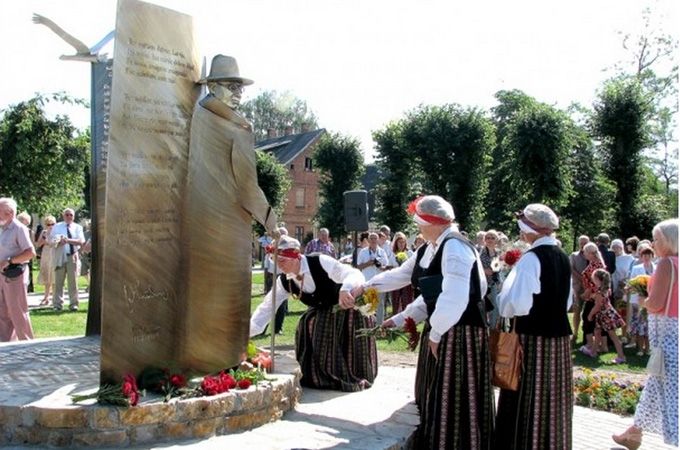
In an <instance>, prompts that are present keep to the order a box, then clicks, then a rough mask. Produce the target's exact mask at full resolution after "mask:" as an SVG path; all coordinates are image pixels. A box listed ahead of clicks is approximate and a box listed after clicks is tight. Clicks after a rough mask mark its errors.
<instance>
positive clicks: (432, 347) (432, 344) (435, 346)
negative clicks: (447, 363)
mask: <svg viewBox="0 0 680 450" xmlns="http://www.w3.org/2000/svg"><path fill="white" fill-rule="evenodd" d="M428 344H429V345H430V351H431V352H432V356H434V359H435V360H436V359H439V356H438V355H437V349H438V348H439V342H432V341H429V342H428Z"/></svg>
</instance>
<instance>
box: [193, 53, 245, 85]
mask: <svg viewBox="0 0 680 450" xmlns="http://www.w3.org/2000/svg"><path fill="white" fill-rule="evenodd" d="M208 81H238V82H240V83H243V84H244V85H246V86H247V85H249V84H253V80H249V79H248V78H243V77H242V76H241V75H240V74H239V70H238V64H237V63H236V59H235V58H234V57H233V56H226V55H216V56H215V57H214V58H213V59H212V63H211V64H210V74H209V75H208V76H207V77H205V78H202V79H200V80H199V81H198V82H199V83H200V84H205V83H207V82H208Z"/></svg>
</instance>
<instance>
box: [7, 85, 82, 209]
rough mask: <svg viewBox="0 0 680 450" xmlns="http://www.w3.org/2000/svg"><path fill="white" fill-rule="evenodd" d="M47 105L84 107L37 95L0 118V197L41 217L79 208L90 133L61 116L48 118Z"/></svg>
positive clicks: (57, 96)
mask: <svg viewBox="0 0 680 450" xmlns="http://www.w3.org/2000/svg"><path fill="white" fill-rule="evenodd" d="M48 101H60V102H71V103H80V104H83V103H84V102H82V101H80V100H73V99H71V98H69V97H67V96H65V95H63V94H52V95H51V96H49V97H48V96H45V95H41V94H37V95H36V96H35V97H33V98H32V99H30V100H26V101H23V102H20V103H18V104H16V105H12V106H10V107H9V108H7V109H6V110H4V111H3V115H2V118H1V119H0V193H1V194H2V195H4V196H11V197H14V199H15V200H16V201H17V203H18V204H19V205H20V208H21V209H26V210H28V211H30V212H32V213H37V214H39V215H43V214H46V213H55V212H57V211H60V210H61V209H62V208H64V207H66V206H71V207H74V208H79V207H81V206H82V205H83V200H84V197H83V190H84V186H85V177H84V176H83V174H84V173H87V172H88V168H89V161H90V145H89V138H88V135H87V134H85V135H80V134H79V133H78V132H77V130H76V128H75V127H74V126H73V125H72V124H71V121H70V120H69V119H68V118H67V117H65V116H57V117H56V118H54V119H49V118H47V116H46V115H45V111H44V105H45V103H46V102H48Z"/></svg>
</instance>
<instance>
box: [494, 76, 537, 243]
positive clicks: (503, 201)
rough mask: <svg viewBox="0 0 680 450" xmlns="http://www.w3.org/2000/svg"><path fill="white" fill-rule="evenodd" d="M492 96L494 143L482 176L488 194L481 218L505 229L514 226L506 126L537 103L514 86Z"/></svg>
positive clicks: (500, 228) (513, 195) (497, 227)
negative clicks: (489, 163) (489, 162)
mask: <svg viewBox="0 0 680 450" xmlns="http://www.w3.org/2000/svg"><path fill="white" fill-rule="evenodd" d="M495 97H496V99H497V100H498V105H496V106H495V107H493V108H492V109H491V112H492V120H493V123H494V125H495V129H496V145H495V146H494V149H493V152H492V154H491V160H492V162H491V167H490V168H489V171H488V174H487V175H486V176H487V178H489V180H490V183H489V193H488V195H487V198H486V201H485V202H484V203H485V205H486V208H485V209H486V215H485V220H486V223H487V228H496V229H499V230H509V229H511V227H512V226H514V225H513V224H512V222H513V220H514V216H513V212H514V211H515V210H514V209H512V208H511V207H510V205H511V204H512V203H513V199H514V198H515V192H514V191H513V189H509V186H510V184H511V181H512V165H511V163H512V161H511V159H510V152H509V150H508V143H507V140H506V135H507V129H508V126H509V124H510V122H511V121H512V120H513V119H514V118H515V116H516V115H517V114H518V113H519V112H520V111H521V110H523V109H525V108H528V107H531V106H535V105H536V104H538V102H537V101H536V99H534V98H533V97H531V96H529V95H527V94H525V93H524V92H522V91H520V90H518V89H513V90H510V91H505V90H503V91H498V92H496V94H495Z"/></svg>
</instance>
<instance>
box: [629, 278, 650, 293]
mask: <svg viewBox="0 0 680 450" xmlns="http://www.w3.org/2000/svg"><path fill="white" fill-rule="evenodd" d="M650 278H651V277H650V276H649V275H638V276H636V277H633V278H631V279H630V280H628V287H629V288H630V290H631V291H633V292H634V293H635V294H638V295H639V296H641V297H649V292H648V290H647V286H649V279H650Z"/></svg>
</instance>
